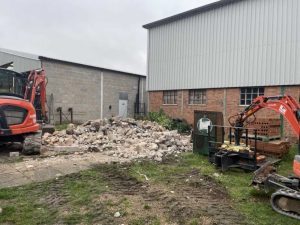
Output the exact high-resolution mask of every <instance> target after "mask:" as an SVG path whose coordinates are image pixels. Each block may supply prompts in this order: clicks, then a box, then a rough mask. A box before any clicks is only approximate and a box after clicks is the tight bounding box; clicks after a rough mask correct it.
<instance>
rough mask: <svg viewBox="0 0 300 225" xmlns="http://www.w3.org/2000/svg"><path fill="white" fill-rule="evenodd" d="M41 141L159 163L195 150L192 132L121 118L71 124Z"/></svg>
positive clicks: (48, 144)
mask: <svg viewBox="0 0 300 225" xmlns="http://www.w3.org/2000/svg"><path fill="white" fill-rule="evenodd" d="M42 143H43V145H44V146H45V147H46V146H47V147H55V148H57V147H74V148H77V150H76V152H78V151H80V152H81V153H82V154H83V153H87V152H103V153H104V154H106V155H109V156H113V157H116V158H119V159H121V158H123V159H128V160H134V159H141V158H148V159H152V160H155V161H157V162H161V161H162V160H163V158H164V157H166V156H168V155H176V157H177V156H178V154H180V153H182V152H188V151H191V149H192V147H191V143H190V135H180V134H179V133H178V132H177V131H176V130H174V131H169V130H166V129H165V128H164V127H162V126H160V125H159V124H157V123H155V122H151V121H142V120H134V119H130V118H127V119H123V118H118V117H113V118H111V119H109V120H107V119H104V120H100V119H98V120H90V121H87V122H85V123H84V124H82V125H78V126H75V125H74V124H69V125H68V127H67V129H66V130H62V131H55V132H54V133H53V134H50V133H45V134H44V136H43V141H42ZM73 153H74V152H73ZM76 154H78V153H76Z"/></svg>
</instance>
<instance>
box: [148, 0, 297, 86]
mask: <svg viewBox="0 0 300 225" xmlns="http://www.w3.org/2000/svg"><path fill="white" fill-rule="evenodd" d="M299 13H300V1H299V0H244V1H240V2H237V3H234V4H230V5H227V6H224V7H221V8H218V9H214V10H210V11H207V12H204V13H199V14H197V15H193V16H190V17H187V18H183V19H181V20H177V21H174V22H171V23H167V24H163V25H160V26H157V27H153V28H150V29H149V40H148V41H149V43H148V51H149V52H148V79H149V80H148V89H149V90H171V89H191V88H222V87H239V86H270V85H295V84H298V85H299V84H300V15H299Z"/></svg>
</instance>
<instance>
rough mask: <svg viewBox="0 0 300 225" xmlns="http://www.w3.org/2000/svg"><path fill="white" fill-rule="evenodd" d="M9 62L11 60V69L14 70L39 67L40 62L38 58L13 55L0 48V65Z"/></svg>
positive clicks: (23, 70)
mask: <svg viewBox="0 0 300 225" xmlns="http://www.w3.org/2000/svg"><path fill="white" fill-rule="evenodd" d="M9 62H13V70H14V71H16V72H25V71H29V70H33V69H39V68H41V62H40V60H38V59H33V58H27V57H23V56H19V55H14V54H11V53H7V52H4V51H1V50H0V65H3V64H6V63H9Z"/></svg>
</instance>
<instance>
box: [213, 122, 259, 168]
mask: <svg viewBox="0 0 300 225" xmlns="http://www.w3.org/2000/svg"><path fill="white" fill-rule="evenodd" d="M234 129H239V130H240V133H245V135H244V143H239V145H238V146H236V147H237V148H238V147H241V148H240V149H236V150H234V149H232V148H230V146H233V148H235V146H234V145H235V142H234V140H233V139H234V135H233V134H232V131H233V130H234ZM209 130H210V131H211V132H208V145H209V153H208V157H209V161H210V162H211V163H213V164H214V165H215V166H216V167H218V168H221V170H222V171H226V170H228V169H230V168H241V169H244V170H250V171H255V170H257V169H258V168H259V162H257V152H256V150H257V148H256V146H257V145H256V139H257V138H256V137H257V134H256V130H254V129H247V128H235V127H226V126H216V125H212V126H209ZM250 131H252V132H253V133H254V146H253V147H250V140H249V133H250ZM225 134H228V136H229V141H227V143H226V141H225Z"/></svg>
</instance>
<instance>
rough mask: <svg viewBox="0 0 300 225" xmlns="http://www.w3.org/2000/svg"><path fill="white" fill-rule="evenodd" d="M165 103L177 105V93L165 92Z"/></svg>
mask: <svg viewBox="0 0 300 225" xmlns="http://www.w3.org/2000/svg"><path fill="white" fill-rule="evenodd" d="M163 102H164V104H171V105H175V104H177V91H164V92H163Z"/></svg>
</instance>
